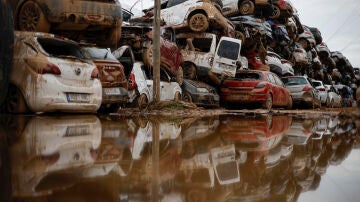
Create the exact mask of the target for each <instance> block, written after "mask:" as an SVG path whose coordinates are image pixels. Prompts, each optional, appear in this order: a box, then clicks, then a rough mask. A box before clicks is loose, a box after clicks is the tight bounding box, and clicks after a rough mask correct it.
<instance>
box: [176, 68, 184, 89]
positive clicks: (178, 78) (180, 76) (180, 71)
mask: <svg viewBox="0 0 360 202" xmlns="http://www.w3.org/2000/svg"><path fill="white" fill-rule="evenodd" d="M175 79H176V82H177V83H178V84H179V86H181V85H182V84H183V82H184V71H183V68H182V67H181V66H179V68H178V70H177V72H176V75H175Z"/></svg>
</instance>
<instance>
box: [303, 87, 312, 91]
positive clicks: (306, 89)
mask: <svg viewBox="0 0 360 202" xmlns="http://www.w3.org/2000/svg"><path fill="white" fill-rule="evenodd" d="M311 89H312V87H311V86H305V87H304V88H303V91H309V90H311Z"/></svg>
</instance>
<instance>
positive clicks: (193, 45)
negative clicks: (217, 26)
mask: <svg viewBox="0 0 360 202" xmlns="http://www.w3.org/2000/svg"><path fill="white" fill-rule="evenodd" d="M176 38H177V39H176V40H177V44H178V45H179V48H180V49H181V53H182V55H183V58H184V65H183V66H184V72H185V74H187V73H188V71H190V70H189V69H191V68H195V71H196V73H197V74H198V75H199V76H200V77H201V76H204V75H207V72H208V71H211V72H213V73H216V74H220V75H227V76H231V77H234V76H235V73H236V70H237V68H238V67H240V66H241V60H242V59H241V55H240V50H241V40H238V39H234V38H230V37H221V38H220V40H219V42H218V41H217V36H216V35H215V34H212V33H181V34H178V35H177V36H176ZM194 77H195V76H190V77H188V78H189V79H193V78H194Z"/></svg>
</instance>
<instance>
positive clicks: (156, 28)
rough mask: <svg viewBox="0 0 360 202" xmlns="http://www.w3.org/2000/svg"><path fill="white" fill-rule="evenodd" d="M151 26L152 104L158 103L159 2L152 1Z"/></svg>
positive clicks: (156, 0) (158, 0) (157, 0)
mask: <svg viewBox="0 0 360 202" xmlns="http://www.w3.org/2000/svg"><path fill="white" fill-rule="evenodd" d="M154 3H155V5H154V26H153V53H154V54H153V61H154V63H153V64H154V66H153V82H154V86H153V91H154V94H153V96H154V102H155V103H156V102H159V101H160V0H155V1H154Z"/></svg>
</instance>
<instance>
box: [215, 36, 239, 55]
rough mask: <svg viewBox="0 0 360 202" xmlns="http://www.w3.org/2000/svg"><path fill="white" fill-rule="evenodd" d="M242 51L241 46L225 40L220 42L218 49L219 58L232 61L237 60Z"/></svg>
mask: <svg viewBox="0 0 360 202" xmlns="http://www.w3.org/2000/svg"><path fill="white" fill-rule="evenodd" d="M239 51H240V44H239V43H235V42H232V41H226V40H223V41H221V42H220V45H219V49H218V52H217V54H218V56H220V57H224V58H228V59H230V60H237V58H238V56H239Z"/></svg>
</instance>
